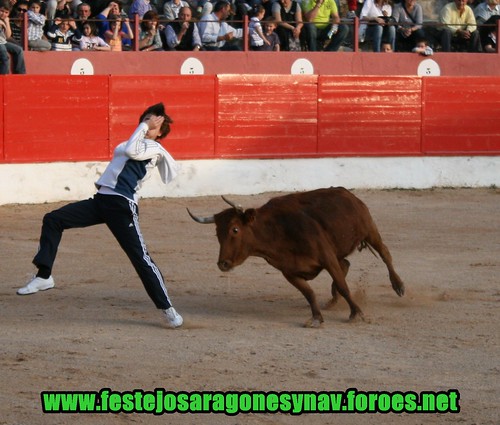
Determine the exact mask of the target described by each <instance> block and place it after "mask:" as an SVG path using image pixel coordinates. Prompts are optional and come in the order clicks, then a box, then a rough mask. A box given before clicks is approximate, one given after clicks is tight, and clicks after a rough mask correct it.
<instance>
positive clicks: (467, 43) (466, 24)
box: [439, 0, 480, 52]
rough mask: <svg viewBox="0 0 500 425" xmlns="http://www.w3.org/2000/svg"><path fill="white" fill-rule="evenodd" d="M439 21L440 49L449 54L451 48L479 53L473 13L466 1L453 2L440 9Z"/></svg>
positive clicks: (477, 33)
mask: <svg viewBox="0 0 500 425" xmlns="http://www.w3.org/2000/svg"><path fill="white" fill-rule="evenodd" d="M439 21H440V22H441V23H442V24H443V28H442V29H441V49H442V51H443V52H451V49H452V46H454V47H455V48H456V49H457V50H464V49H465V50H467V51H469V52H479V48H480V40H479V32H478V31H477V27H476V18H475V17H474V12H473V11H472V9H471V8H470V6H468V5H467V0H454V1H453V2H451V3H448V4H447V5H445V6H444V7H443V8H442V9H441V13H440V15H439Z"/></svg>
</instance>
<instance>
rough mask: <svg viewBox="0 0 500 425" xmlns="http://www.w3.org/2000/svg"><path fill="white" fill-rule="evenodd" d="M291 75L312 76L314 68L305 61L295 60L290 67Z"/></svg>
mask: <svg viewBox="0 0 500 425" xmlns="http://www.w3.org/2000/svg"><path fill="white" fill-rule="evenodd" d="M291 73H292V75H312V74H314V67H313V64H312V63H311V62H310V61H308V60H307V59H297V60H296V61H295V62H294V63H293V65H292V70H291Z"/></svg>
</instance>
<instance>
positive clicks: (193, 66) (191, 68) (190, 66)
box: [181, 58, 205, 75]
mask: <svg viewBox="0 0 500 425" xmlns="http://www.w3.org/2000/svg"><path fill="white" fill-rule="evenodd" d="M204 73H205V67H204V66H203V64H202V63H201V61H200V60H198V59H196V58H187V59H186V60H185V61H184V63H183V64H182V66H181V74H182V75H203V74H204Z"/></svg>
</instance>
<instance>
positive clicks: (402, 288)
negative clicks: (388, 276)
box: [392, 283, 405, 297]
mask: <svg viewBox="0 0 500 425" xmlns="http://www.w3.org/2000/svg"><path fill="white" fill-rule="evenodd" d="M392 288H393V289H394V292H396V294H398V295H399V296H400V297H402V296H403V295H404V294H405V285H404V284H403V283H401V284H400V285H392Z"/></svg>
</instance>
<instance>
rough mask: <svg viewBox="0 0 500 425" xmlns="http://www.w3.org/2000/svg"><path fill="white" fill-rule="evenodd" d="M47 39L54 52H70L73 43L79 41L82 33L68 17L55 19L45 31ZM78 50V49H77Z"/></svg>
mask: <svg viewBox="0 0 500 425" xmlns="http://www.w3.org/2000/svg"><path fill="white" fill-rule="evenodd" d="M47 38H48V39H49V41H50V42H51V43H52V50H55V51H56V52H71V51H72V50H73V49H74V47H73V45H72V44H73V41H80V40H81V38H82V33H81V32H80V30H79V29H78V28H77V26H76V23H75V21H74V19H73V18H71V17H70V16H68V15H63V16H60V17H57V18H56V19H55V20H54V23H53V24H52V25H51V27H50V28H49V30H48V31H47ZM78 50H79V49H78Z"/></svg>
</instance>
